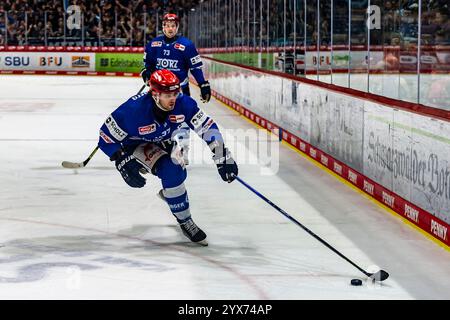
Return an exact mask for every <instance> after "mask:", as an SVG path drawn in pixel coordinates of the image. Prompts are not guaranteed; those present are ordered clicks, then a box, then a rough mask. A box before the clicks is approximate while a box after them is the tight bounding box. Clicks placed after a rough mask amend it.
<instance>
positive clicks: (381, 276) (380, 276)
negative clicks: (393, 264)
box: [236, 176, 389, 281]
mask: <svg viewBox="0 0 450 320" xmlns="http://www.w3.org/2000/svg"><path fill="white" fill-rule="evenodd" d="M236 180H238V181H239V182H240V183H242V184H243V185H244V186H246V187H247V188H248V189H249V190H251V191H253V192H254V193H255V194H256V195H257V196H258V197H260V198H261V199H263V200H264V201H266V202H267V203H268V204H270V205H271V206H272V207H274V208H275V209H277V210H278V211H279V212H280V213H282V214H283V215H284V216H285V217H287V218H288V219H289V220H291V221H292V222H294V223H295V224H297V225H298V226H300V227H301V228H302V229H303V230H305V231H306V232H308V233H309V234H310V235H312V236H313V237H314V238H316V239H317V240H319V241H320V242H322V244H324V245H325V246H326V247H327V248H329V249H331V250H332V251H334V253H336V254H337V255H339V256H340V257H341V258H343V259H344V260H346V261H347V262H349V263H350V264H351V265H353V266H354V267H355V268H357V269H358V270H359V271H361V272H362V273H364V274H365V275H366V276H368V277H369V278H372V279H373V280H377V281H384V280H386V279H387V278H388V277H389V273H387V272H386V271H384V270H379V271H377V272H375V273H370V272H367V271H365V270H364V269H363V268H361V267H360V266H358V265H357V264H356V263H354V262H353V261H351V260H350V259H349V258H347V257H346V256H344V255H343V254H342V253H340V252H339V251H338V250H336V249H335V248H334V247H333V246H331V245H330V244H329V243H328V242H326V241H325V240H323V239H322V238H320V237H319V236H318V235H316V234H315V233H314V232H312V231H311V230H309V229H308V228H307V227H305V226H304V225H303V224H301V223H300V222H298V221H297V220H296V219H294V218H293V217H291V216H290V215H289V214H288V213H287V212H286V211H284V210H283V209H281V208H280V207H278V206H277V205H276V204H274V203H273V202H272V201H270V200H269V199H267V198H266V197H265V196H263V195H262V194H261V193H259V192H258V191H256V190H255V189H253V188H252V187H251V186H250V185H248V184H247V183H246V182H245V181H243V180H242V179H241V178H239V177H237V176H236Z"/></svg>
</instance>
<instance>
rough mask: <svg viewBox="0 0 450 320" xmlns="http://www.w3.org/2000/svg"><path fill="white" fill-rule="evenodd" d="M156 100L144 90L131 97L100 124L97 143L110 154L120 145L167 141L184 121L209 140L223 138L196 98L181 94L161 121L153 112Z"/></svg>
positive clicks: (206, 140) (208, 141) (220, 139)
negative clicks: (161, 121)
mask: <svg viewBox="0 0 450 320" xmlns="http://www.w3.org/2000/svg"><path fill="white" fill-rule="evenodd" d="M155 107H156V105H155V101H154V100H153V98H152V96H151V94H150V93H141V94H139V95H136V96H133V97H131V98H130V99H128V100H127V101H126V102H125V103H123V104H122V105H120V106H119V107H118V108H117V109H116V110H115V111H114V112H113V113H111V115H110V116H109V117H108V118H107V119H106V121H105V123H104V124H103V125H102V126H101V128H100V137H99V142H98V146H99V147H100V149H101V150H102V151H103V152H104V153H105V154H106V155H108V156H109V157H111V156H112V155H113V154H114V153H115V152H116V151H118V150H119V148H121V147H122V146H123V147H133V146H137V145H139V144H142V143H145V142H154V143H164V142H168V141H170V140H171V138H172V134H173V133H174V132H175V131H176V130H178V129H180V128H181V127H182V125H183V123H185V124H187V125H188V126H189V128H190V129H191V130H194V131H195V132H196V133H197V134H198V135H199V136H200V137H201V138H202V139H203V140H204V141H205V142H206V143H207V144H209V143H211V142H212V141H214V140H217V141H220V142H222V141H223V137H222V135H221V134H220V132H219V128H218V127H217V124H216V123H215V122H214V120H213V119H212V118H210V117H209V116H208V115H207V114H206V113H205V112H204V111H203V110H201V109H200V108H199V107H198V106H197V102H195V100H194V99H192V98H191V97H189V96H187V95H183V94H180V95H179V96H178V97H177V100H176V102H175V106H174V108H173V110H172V111H170V112H169V114H168V117H167V119H166V120H165V121H164V122H163V123H159V122H158V121H157V120H156V119H155V116H154V114H153V111H152V110H153V108H155Z"/></svg>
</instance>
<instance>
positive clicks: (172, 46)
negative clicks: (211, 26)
mask: <svg viewBox="0 0 450 320" xmlns="http://www.w3.org/2000/svg"><path fill="white" fill-rule="evenodd" d="M144 65H145V67H146V68H147V69H148V70H150V71H151V72H153V71H156V70H161V69H168V70H170V71H172V72H173V73H175V75H176V76H177V77H178V79H179V80H180V83H181V86H182V87H184V86H186V85H187V84H188V83H189V78H188V72H189V70H190V71H191V73H192V75H193V76H194V78H195V80H196V81H197V83H198V84H202V83H204V82H205V78H204V76H203V71H202V66H203V63H202V60H201V58H200V55H199V54H198V52H197V49H196V48H195V46H194V44H193V43H192V42H191V41H190V40H189V39H187V38H185V37H177V38H176V39H175V40H174V41H172V42H170V43H166V41H165V40H164V36H159V37H156V38H154V39H153V40H152V41H150V42H149V43H148V44H147V45H146V46H145V52H144Z"/></svg>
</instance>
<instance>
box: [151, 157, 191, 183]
mask: <svg viewBox="0 0 450 320" xmlns="http://www.w3.org/2000/svg"><path fill="white" fill-rule="evenodd" d="M156 175H157V176H158V178H160V179H161V181H162V184H163V186H164V187H174V186H178V185H180V184H182V183H183V182H184V180H186V176H187V174H186V170H185V169H184V168H183V167H182V166H181V165H179V164H178V163H174V162H173V161H172V159H171V158H170V157H169V156H164V157H162V158H161V159H159V160H158V162H157V163H156Z"/></svg>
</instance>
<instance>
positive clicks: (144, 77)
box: [141, 68, 152, 84]
mask: <svg viewBox="0 0 450 320" xmlns="http://www.w3.org/2000/svg"><path fill="white" fill-rule="evenodd" d="M151 75H152V73H151V71H150V70H148V69H147V68H143V69H142V70H141V77H142V80H144V83H145V84H148V80H149V79H150V76H151Z"/></svg>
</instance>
